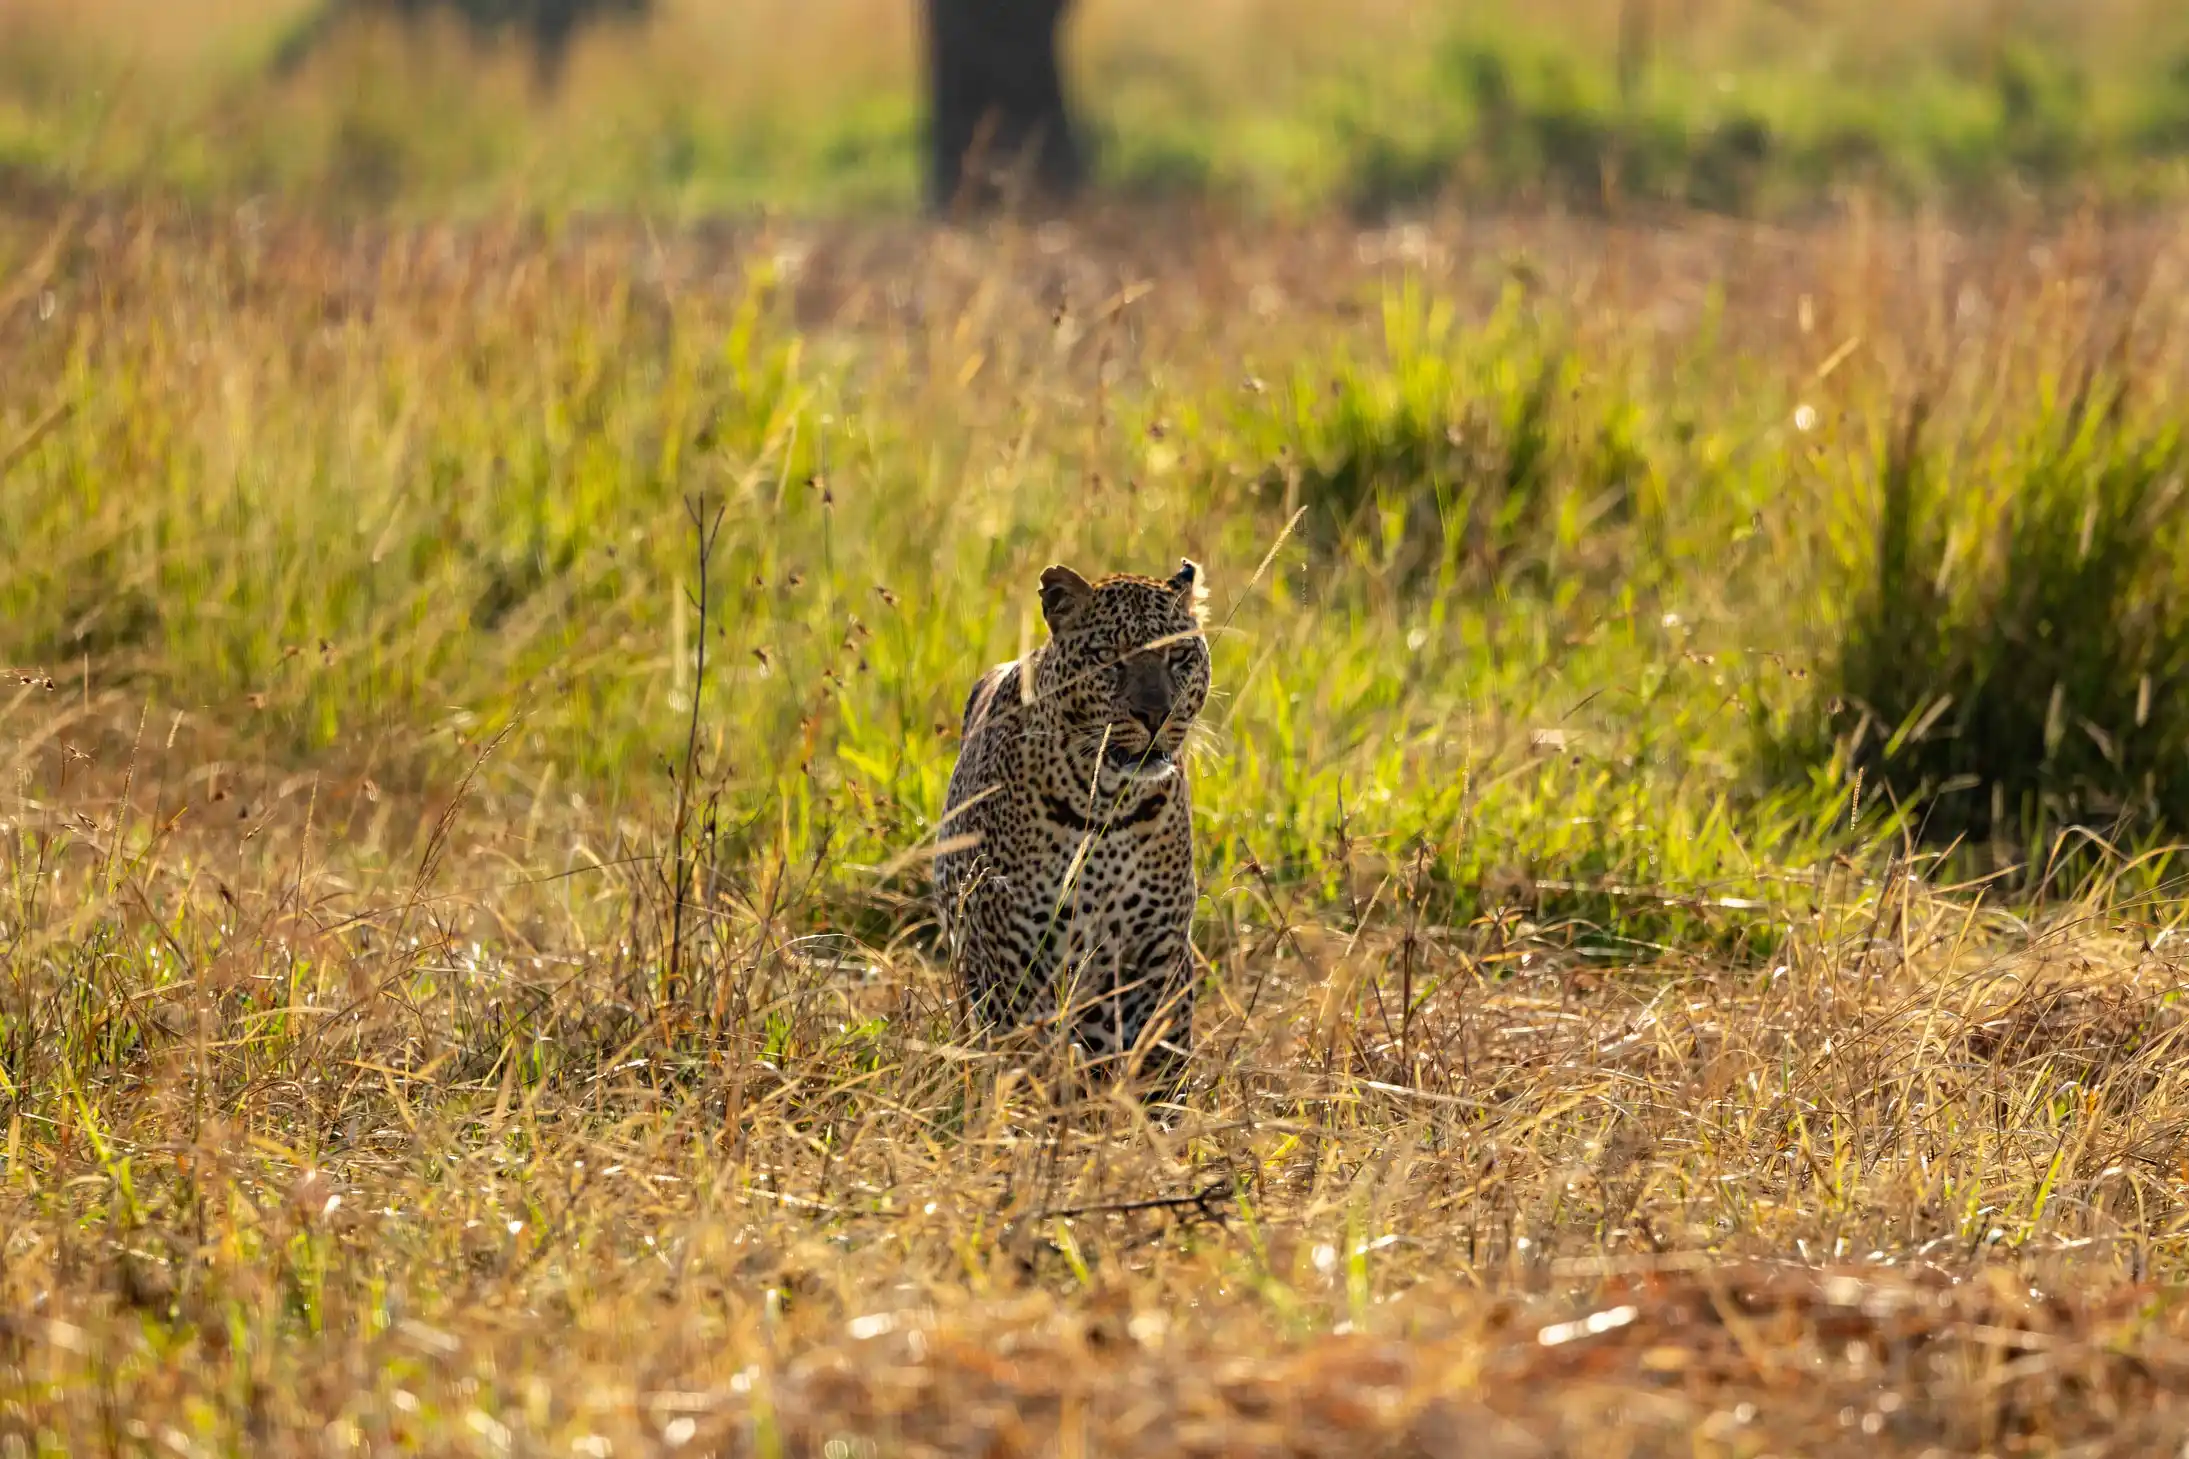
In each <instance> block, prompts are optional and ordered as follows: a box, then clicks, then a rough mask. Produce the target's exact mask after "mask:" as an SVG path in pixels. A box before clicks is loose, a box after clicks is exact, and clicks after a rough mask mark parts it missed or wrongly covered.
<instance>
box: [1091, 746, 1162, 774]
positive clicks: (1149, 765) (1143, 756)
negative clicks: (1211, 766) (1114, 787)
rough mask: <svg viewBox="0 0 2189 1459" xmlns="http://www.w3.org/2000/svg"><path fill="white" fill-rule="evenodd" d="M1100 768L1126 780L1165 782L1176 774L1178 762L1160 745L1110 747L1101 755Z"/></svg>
mask: <svg viewBox="0 0 2189 1459" xmlns="http://www.w3.org/2000/svg"><path fill="white" fill-rule="evenodd" d="M1102 768H1103V769H1104V770H1106V771H1108V772H1109V773H1111V774H1112V775H1119V776H1123V777H1124V778H1125V779H1127V780H1137V781H1154V780H1167V779H1169V778H1170V777H1171V776H1173V775H1176V774H1177V773H1178V762H1177V761H1176V760H1174V759H1172V758H1171V755H1170V752H1169V751H1167V750H1165V749H1164V748H1163V747H1162V746H1161V745H1142V746H1140V747H1138V748H1137V749H1127V748H1126V747H1124V746H1122V745H1112V746H1110V747H1109V748H1108V749H1107V750H1105V751H1103V753H1102Z"/></svg>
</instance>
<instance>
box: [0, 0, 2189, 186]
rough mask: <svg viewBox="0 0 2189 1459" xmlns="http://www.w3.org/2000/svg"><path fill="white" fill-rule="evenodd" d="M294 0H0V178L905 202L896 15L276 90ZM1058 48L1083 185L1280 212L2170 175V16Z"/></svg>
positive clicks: (818, 10) (910, 42)
mask: <svg viewBox="0 0 2189 1459" xmlns="http://www.w3.org/2000/svg"><path fill="white" fill-rule="evenodd" d="M299 13H300V6H299V5H285V4H282V3H278V0H253V3H251V4H248V5H243V6H235V5H220V6H213V5H208V4H203V3H199V4H194V5H193V4H184V5H178V6H167V7H147V6H145V5H144V4H143V3H142V0H96V3H93V4H89V5H84V4H77V3H69V4H65V5H64V4H59V3H56V0H26V3H25V4H24V5H22V6H19V7H17V8H16V10H15V11H14V12H12V13H11V16H10V17H7V18H0V25H4V26H5V27H6V29H5V31H0V38H4V39H5V40H6V45H5V47H4V54H5V56H6V60H5V62H4V63H0V165H5V166H7V167H8V168H9V169H10V170H11V171H12V172H14V173H15V174H16V175H17V176H19V177H22V178H25V179H31V180H41V181H51V180H55V179H60V180H65V181H69V182H71V183H79V184H80V183H84V182H91V183H96V184H100V185H115V184H119V185H124V186H134V187H142V186H147V185H149V186H152V187H156V188H160V189H167V190H179V191H182V192H184V193H186V194H188V195H192V196H197V197H201V198H217V199H221V200H225V201H230V202H233V201H238V200H241V199H244V198H247V197H250V196H254V195H259V194H279V195H286V196H289V197H292V198H310V199H312V200H313V202H314V203H315V205H319V206H329V207H334V208H337V209H346V210H348V211H351V212H353V213H360V214H364V213H370V212H372V211H374V210H378V209H383V208H387V207H391V206H392V207H399V208H402V209H404V210H406V211H408V212H410V213H412V214H413V215H428V216H430V215H432V214H434V213H436V212H440V211H444V210H446V209H449V208H451V207H454V208H457V209H460V210H463V211H466V212H471V213H475V214H476V213H481V212H491V211H493V210H496V209H498V208H501V207H505V206H508V205H510V204H512V203H515V202H520V201H521V202H522V203H523V204H525V205H527V206H537V207H542V208H545V209H547V210H549V211H551V212H564V211H570V210H577V211H585V210H602V209H606V210H628V209H633V208H643V209H646V210H648V211H650V212H653V213H656V214H659V215H665V216H692V215H707V214H712V213H718V212H721V211H724V210H741V211H751V210H756V209H760V208H767V207H791V208H796V209H799V210H802V211H806V212H812V211H815V210H826V211H847V210H848V211H853V212H869V213H870V212H874V211H888V210H904V209H906V208H908V207H909V206H910V205H911V204H912V203H913V201H914V200H915V199H916V198H917V196H918V179H917V172H918V165H919V163H918V159H919V155H920V142H919V137H920V127H921V120H920V118H921V108H922V103H921V100H920V98H919V95H918V90H917V88H918V65H917V58H918V54H919V51H918V46H919V41H918V37H917V35H916V33H915V29H914V23H913V13H912V12H910V11H907V10H906V9H905V7H903V6H901V5H894V4H887V3H884V0H828V3H819V4H812V5H795V4H790V3H787V0H757V3H754V4H751V5H742V6H737V7H728V8H722V7H704V6H699V5H696V4H694V5H684V6H678V5H674V4H671V5H667V6H664V7H662V13H661V14H660V15H659V17H658V18H657V19H656V20H655V21H654V22H653V24H652V26H651V27H650V29H648V30H646V31H643V32H641V33H639V34H636V35H634V34H631V33H629V32H627V31H625V30H622V29H620V28H608V29H606V30H604V31H603V32H601V33H599V34H596V35H594V36H592V37H591V38H590V39H586V40H583V41H581V43H580V45H579V47H578V50H577V53H576V56H575V58H574V62H573V65H572V68H571V70H570V72H569V74H568V75H567V76H566V77H565V79H564V82H563V84H562V86H561V88H560V91H559V94H558V95H557V96H555V97H554V98H552V99H548V100H543V99H542V98H541V97H540V96H538V95H537V94H536V88H535V85H534V80H535V78H534V76H533V72H532V68H531V66H530V63H529V61H528V59H527V57H526V56H525V55H524V54H522V53H521V48H519V47H517V46H515V45H514V44H511V45H508V46H504V47H502V48H499V49H495V48H482V47H480V46H479V45H477V44H475V43H474V40H475V38H474V37H470V36H467V34H466V33H465V32H464V31H463V30H462V29H461V27H459V26H457V25H456V24H455V23H454V22H453V21H449V22H447V23H444V24H439V25H427V26H424V27H421V28H418V29H416V30H414V31H413V32H409V33H405V32H402V31H400V30H398V29H397V28H394V27H392V26H390V25H388V24H385V23H382V24H378V25H374V24H363V23H361V24H356V25H352V26H349V27H345V28H344V29H343V31H342V33H340V34H336V35H333V36H330V37H329V38H328V39H327V41H326V43H325V44H324V45H323V46H322V47H321V48H320V49H321V51H322V54H320V55H319V56H318V58H317V59H316V60H315V61H314V62H313V63H312V64H311V65H310V66H308V67H306V68H305V70H304V71H303V72H302V73H301V74H299V75H295V76H283V77H279V78H277V77H275V76H273V75H272V74H270V71H269V63H270V60H271V58H272V57H273V56H274V55H275V54H276V53H277V52H278V50H279V41H280V38H281V37H282V36H284V35H286V34H288V33H289V28H290V27H291V25H292V24H293V23H294V21H295V18H296V16H297V15H298V14H299ZM1070 55H1071V59H1072V67H1073V71H1074V85H1075V89H1076V90H1077V92H1078V93H1079V94H1080V96H1081V97H1082V98H1083V100H1084V104H1085V105H1084V109H1085V111H1086V113H1087V116H1088V120H1089V125H1090V128H1091V131H1092V133H1093V140H1094V142H1095V143H1096V144H1097V159H1098V172H1099V175H1100V177H1101V179H1102V181H1103V183H1104V184H1105V186H1107V187H1109V188H1111V189H1114V190H1118V191H1121V192H1124V193H1126V194H1129V195H1140V196H1145V195H1165V194H1173V195H1175V194H1193V195H1218V196H1223V197H1227V198H1230V199H1234V200H1244V201H1248V202H1251V203H1253V204H1254V205H1256V206H1261V207H1268V208H1273V209H1277V210H1279V211H1283V212H1289V213H1300V212H1312V211H1314V210H1317V209H1320V208H1323V207H1327V206H1332V205H1335V206H1342V207H1349V208H1352V209H1356V210H1359V211H1361V212H1365V213H1377V212H1381V211H1384V210H1387V209H1391V208H1394V207H1399V208H1404V207H1412V206H1416V205H1419V204H1422V203H1424V202H1427V201H1432V200H1435V199H1438V198H1449V197H1464V198H1467V199H1469V200H1472V201H1475V202H1477V203H1480V202H1484V201H1497V202H1507V203H1509V202H1516V201H1517V202H1532V203H1542V202H1551V203H1558V204H1561V205H1579V206H1583V207H1587V208H1592V209H1596V208H1612V209H1618V208H1622V207H1640V208H1643V209H1651V208H1658V207H1662V206H1663V205H1672V206H1675V207H1679V208H1697V209H1705V210H1711V211H1717V212H1728V213H1736V214H1756V215H1767V216H1813V215H1815V214H1816V213H1817V212H1819V211H1821V210H1823V209H1826V208H1828V207H1830V206H1832V205H1833V204H1834V203H1835V202H1836V200H1837V199H1839V198H1841V197H1842V196H1844V195H1846V194H1848V193H1850V192H1858V193H1862V194H1865V195H1869V196H1873V197H1876V198H1879V199H1882V200H1884V201H1886V202H1887V203H1889V204H1890V205H1893V206H1896V207H1911V206H1919V205H1934V204H1939V203H1945V204H1947V205H1950V206H1959V207H1967V208H1972V209H1985V210H1996V209H1998V208H2000V207H2010V208H2011V207H2017V206H2023V205H2026V204H2027V203H2028V202H2030V201H2031V200H2032V199H2038V200H2047V201H2054V202H2060V201H2081V200H2085V199H2090V198H2096V199H2102V200H2106V201H2110V202H2120V203H2131V204H2140V203H2148V202H2151V201H2153V200H2155V199H2166V198H2173V197H2178V196H2179V195H2180V194H2181V191H2182V187H2183V182H2184V172H2183V167H2184V162H2183V158H2184V155H2185V150H2189V23H2185V22H2184V21H2183V19H2182V17H2181V15H2180V14H2179V13H2178V7H2175V6H2172V5H2169V4H2165V3H2161V0H2098V3H2092V4H2088V5H2082V6H2078V7H2076V8H2075V9H2074V11H2073V12H2071V13H2070V12H2066V11H2062V12H2060V13H2058V14H2053V13H2051V12H2049V11H2047V10H2046V9H2044V8H2042V7H2035V6H2011V5H2010V6H1993V7H1988V8H1979V7H1970V6H1967V5H1962V4H1958V3H1952V0H1919V3H1916V4H1914V5H1907V6H1886V5H1883V4H1880V3H1873V0H1865V3H1862V4H1858V5H1854V6H1838V7H1832V8H1831V9H1829V10H1822V9H1816V10H1812V9H1809V8H1806V7H1803V8H1795V7H1782V6H1777V5H1771V4H1764V3H1733V0H1726V3H1718V4H1706V5H1694V6H1683V7H1670V6H1655V5H1649V4H1640V3H1625V4H1623V3H1615V0H1556V3H1553V4H1550V5H1547V6H1545V5H1534V6H1524V7H1523V6H1514V5H1504V4H1500V5H1495V6H1487V7H1483V6H1470V7H1465V9H1464V11H1463V12H1460V13H1452V12H1451V11H1449V10H1448V9H1447V8H1444V7H1435V6H1427V5H1422V4H1418V3H1407V0H1374V3H1370V4H1367V5H1351V4H1346V5H1338V4H1333V3H1329V0H1251V3H1244V4H1235V5H1227V6H1218V7H1204V8H1203V10H1201V11H1196V12H1189V13H1184V14H1181V13H1178V12H1176V10H1175V9H1174V8H1165V7H1159V6H1156V5H1154V4H1152V3H1150V0H1109V3H1107V4H1102V5H1089V6H1086V7H1084V9H1083V13H1082V14H1081V15H1080V16H1079V17H1078V19H1077V20H1076V21H1075V24H1074V29H1073V33H1072V37H1071V44H1070Z"/></svg>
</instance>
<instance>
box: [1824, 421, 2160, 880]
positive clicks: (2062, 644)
mask: <svg viewBox="0 0 2189 1459" xmlns="http://www.w3.org/2000/svg"><path fill="white" fill-rule="evenodd" d="M1927 425H1928V418H1927V413H1926V411H1925V409H1924V407H1923V406H1922V405H1920V404H1918V405H1916V406H1914V407H1911V408H1910V409H1909V410H1908V411H1907V413H1906V414H1905V416H1904V417H1903V419H1902V420H1901V421H1900V423H1899V424H1898V426H1897V428H1896V430H1895V431H1894V432H1893V434H1892V438H1891V440H1890V442H1889V444H1888V445H1887V446H1886V447H1885V449H1884V451H1883V452H1882V455H1881V469H1880V471H1879V473H1878V491H1877V496H1876V507H1875V511H1876V515H1875V527H1874V533H1873V535H1872V536H1871V538H1870V540H1869V541H1868V543H1867V544H1866V546H1865V549H1864V550H1863V552H1862V553H1861V554H1860V556H1859V559H1858V561H1857V562H1856V563H1854V564H1853V575H1854V583H1853V587H1852V590H1851V592H1850V593H1849V595H1848V601H1849V602H1850V603H1851V605H1852V606H1851V610H1850V613H1849V615H1848V616H1847V618H1846V619H1845V621H1844V623H1843V625H1842V629H1841V636H1840V641H1839V644H1838V646H1837V649H1836V651H1835V652H1834V654H1833V655H1832V656H1831V657H1830V659H1829V661H1828V671H1827V673H1826V674H1825V675H1824V676H1823V683H1822V684H1821V686H1820V690H1819V697H1818V700H1817V702H1816V704H1815V705H1813V706H1812V709H1811V714H1810V717H1809V719H1808V722H1807V727H1806V729H1805V731H1804V733H1806V734H1807V735H1809V736H1811V744H1812V747H1821V745H1822V744H1823V743H1824V742H1825V741H1827V740H1828V741H1829V743H1830V746H1831V754H1832V756H1833V759H1834V761H1835V763H1836V765H1837V767H1838V768H1839V769H1840V770H1841V771H1843V772H1846V773H1851V774H1855V775H1859V776H1860V777H1861V778H1862V779H1863V780H1864V781H1866V782H1867V783H1869V784H1870V785H1871V786H1872V787H1874V788H1875V790H1876V791H1877V792H1878V793H1882V794H1885V795H1889V796H1890V797H1892V798H1893V799H1894V800H1895V801H1897V802H1898V803H1899V804H1900V805H1901V807H1902V808H1903V809H1905V810H1907V811H1909V812H1910V813H1911V817H1912V822H1911V823H1912V824H1914V825H1916V826H1919V827H1920V828H1921V830H1922V833H1923V834H1924V836H1925V837H1926V838H1927V839H1930V840H1933V841H1946V842H1950V841H1953V840H1956V839H1959V838H1973V839H1976V840H1979V841H1982V842H1985V843H1990V844H1997V845H2002V846H2003V845H2006V844H2011V843H2020V845H2021V846H2022V847H2023V848H2025V849H2030V850H2036V849H2039V848H2041V847H2042V845H2043V843H2044V842H2046V841H2047V840H2048V839H2050V838H2051V837H2053V836H2055V835H2056V834H2057V833H2058V832H2060V831H2062V830H2064V829H2067V828H2071V827H2079V828H2083V829H2085V830H2088V831H2091V832H2093V833H2096V834H2098V835H2101V836H2103V837H2106V838H2107V839H2109V840H2111V839H2114V838H2116V837H2120V836H2124V835H2125V836H2126V837H2128V838H2129V839H2130V840H2131V841H2141V840H2146V839H2149V838H2152V837H2160V836H2168V835H2179V834H2181V833H2182V832H2183V831H2184V830H2185V829H2189V700H2185V698H2184V690H2185V689H2189V524H2185V522H2184V521H2183V517H2182V507H2183V490H2184V467H2185V465H2189V444H2185V442H2184V440H2183V437H2182V432H2181V427H2180V425H2179V424H2178V423H2176V422H2173V421H2166V420H2158V421H2146V420H2140V419H2137V418H2136V417H2135V416H2134V415H2133V414H2132V413H2131V412H2130V411H2128V410H2127V408H2126V401H2125V399H2124V397H2123V395H2122V394H2121V393H2120V391H2119V390H2118V389H2107V388H2104V387H2095V388H2092V389H2089V390H2086V391H2084V392H2083V393H2082V394H2080V395H2079V396H2078V397H2077V398H2075V399H2073V400H2072V401H2069V402H2066V403H2064V404H2062V405H2061V406H2060V407H2059V408H2057V409H2056V410H2054V411H2053V412H2051V413H2049V414H2048V415H2046V416H2045V417H2044V418H2043V419H2042V420H2041V421H2040V422H2039V424H2038V425H2037V426H2036V427H2035V428H2034V430H2033V431H2032V432H2031V433H2030V435H2029V436H2028V438H2027V439H2025V440H2022V441H2020V442H2018V443H2016V444H2015V445H2014V446H2013V447H2012V448H2011V449H2004V450H1996V451H1993V452H1990V453H1988V454H1977V453H1968V454H1965V455H1963V456H1961V457H1955V456H1950V455H1948V454H1947V453H1944V452H1942V451H1940V450H1938V449H1936V448H1935V446H1934V443H1933V442H1932V441H1931V440H1930V439H1929V437H1928V430H1927Z"/></svg>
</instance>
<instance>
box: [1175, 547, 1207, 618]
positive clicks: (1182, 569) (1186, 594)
mask: <svg viewBox="0 0 2189 1459" xmlns="http://www.w3.org/2000/svg"><path fill="white" fill-rule="evenodd" d="M1170 588H1171V591H1172V592H1174V593H1176V594H1177V595H1178V601H1179V602H1181V603H1183V604H1184V605H1185V606H1186V608H1187V609H1188V610H1189V611H1190V612H1192V614H1193V616H1194V617H1195V618H1199V617H1200V616H1201V608H1202V605H1203V604H1205V603H1207V602H1208V599H1209V589H1208V582H1207V579H1206V575H1205V574H1204V573H1203V572H1202V571H1201V565H1200V564H1199V563H1197V562H1195V561H1194V560H1193V559H1192V558H1190V557H1181V558H1179V559H1178V571H1176V572H1174V573H1172V574H1171V578H1170Z"/></svg>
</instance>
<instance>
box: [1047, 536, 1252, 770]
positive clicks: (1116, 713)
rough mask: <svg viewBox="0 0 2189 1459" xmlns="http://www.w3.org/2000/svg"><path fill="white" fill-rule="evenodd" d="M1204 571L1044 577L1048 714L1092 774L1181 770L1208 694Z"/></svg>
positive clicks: (1055, 570) (1186, 564)
mask: <svg viewBox="0 0 2189 1459" xmlns="http://www.w3.org/2000/svg"><path fill="white" fill-rule="evenodd" d="M1207 597H1208V589H1207V588H1206V587H1205V586H1204V585H1203V582H1202V574H1201V569H1200V568H1199V567H1197V566H1196V565H1195V564H1194V563H1193V562H1192V561H1190V560H1186V561H1182V562H1180V564H1179V567H1178V571H1177V572H1175V573H1173V574H1172V575H1171V576H1170V577H1168V578H1144V577H1133V576H1130V575H1128V574H1124V573H1119V574H1117V575H1115V576H1112V577H1106V578H1102V579H1100V580H1099V581H1096V582H1092V583H1090V582H1088V581H1087V580H1086V579H1085V578H1083V577H1081V576H1080V575H1079V574H1078V573H1076V572H1073V571H1072V570H1071V569H1070V568H1068V567H1052V568H1049V569H1047V570H1046V571H1044V572H1043V573H1042V575H1041V616H1042V617H1043V618H1044V619H1046V620H1047V621H1048V624H1049V634H1050V641H1049V644H1048V646H1047V647H1046V648H1044V649H1043V650H1042V652H1041V656H1040V660H1039V664H1038V666H1037V668H1036V670H1035V673H1034V686H1033V688H1034V697H1035V699H1036V701H1037V703H1039V704H1040V706H1041V708H1042V711H1043V716H1042V717H1043V718H1044V719H1045V720H1047V721H1048V722H1049V724H1050V725H1051V726H1052V727H1053V729H1054V731H1055V732H1056V733H1057V734H1058V736H1059V738H1060V739H1061V741H1062V743H1063V747H1064V748H1065V750H1066V751H1067V753H1068V754H1069V755H1070V756H1071V758H1072V759H1073V760H1074V761H1075V762H1076V764H1077V768H1078V770H1079V771H1080V772H1081V773H1082V774H1085V773H1086V772H1087V771H1088V770H1089V769H1090V768H1092V769H1095V770H1096V771H1097V774H1098V779H1099V780H1101V781H1103V782H1110V783H1116V782H1120V781H1130V780H1160V779H1162V778H1164V777H1166V776H1169V775H1174V774H1176V773H1177V769H1178V754H1179V751H1180V750H1181V749H1183V748H1184V746H1185V743H1186V734H1187V732H1188V731H1189V730H1190V729H1192V727H1193V721H1194V718H1195V716H1197V715H1198V714H1200V712H1201V706H1202V705H1203V704H1204V703H1205V702H1206V701H1207V699H1208V692H1209V652H1208V643H1207V641H1206V639H1205V638H1204V637H1203V635H1202V604H1203V603H1204V601H1205V600H1206V599H1207Z"/></svg>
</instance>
